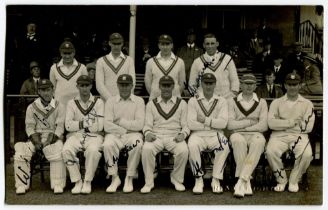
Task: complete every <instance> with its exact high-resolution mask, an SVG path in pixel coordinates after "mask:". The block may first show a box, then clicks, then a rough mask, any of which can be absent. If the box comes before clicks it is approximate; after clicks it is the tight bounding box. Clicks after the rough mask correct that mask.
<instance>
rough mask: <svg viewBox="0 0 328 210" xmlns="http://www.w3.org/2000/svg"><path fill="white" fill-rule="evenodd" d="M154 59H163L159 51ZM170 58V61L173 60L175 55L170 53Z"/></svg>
mask: <svg viewBox="0 0 328 210" xmlns="http://www.w3.org/2000/svg"><path fill="white" fill-rule="evenodd" d="M156 58H157V59H163V57H162V56H161V51H159V53H158V54H157V55H156ZM170 58H171V59H172V60H175V55H174V53H173V52H171V55H170Z"/></svg>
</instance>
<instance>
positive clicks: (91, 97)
mask: <svg viewBox="0 0 328 210" xmlns="http://www.w3.org/2000/svg"><path fill="white" fill-rule="evenodd" d="M75 99H76V100H78V101H82V99H81V96H80V95H77V96H76V97H75ZM88 101H90V102H94V101H95V97H94V96H93V95H92V94H91V93H90V97H89V99H88Z"/></svg>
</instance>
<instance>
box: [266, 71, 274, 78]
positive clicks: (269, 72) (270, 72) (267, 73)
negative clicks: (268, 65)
mask: <svg viewBox="0 0 328 210" xmlns="http://www.w3.org/2000/svg"><path fill="white" fill-rule="evenodd" d="M272 74H274V71H273V70H272V69H266V70H265V76H270V75H272Z"/></svg>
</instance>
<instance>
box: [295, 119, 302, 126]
mask: <svg viewBox="0 0 328 210" xmlns="http://www.w3.org/2000/svg"><path fill="white" fill-rule="evenodd" d="M301 125H302V120H301V119H295V120H294V126H300V127H301Z"/></svg>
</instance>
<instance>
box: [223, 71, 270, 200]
mask: <svg viewBox="0 0 328 210" xmlns="http://www.w3.org/2000/svg"><path fill="white" fill-rule="evenodd" d="M255 89H256V77H255V76H254V75H253V74H245V75H243V77H242V78H241V90H242V92H241V93H240V94H239V95H238V96H237V97H235V98H231V99H229V101H228V105H229V120H228V126H227V127H228V129H229V130H231V131H232V133H233V134H232V135H231V136H230V142H231V144H232V148H233V155H234V159H235V162H236V172H235V177H237V178H238V182H237V184H236V185H235V192H234V196H236V197H244V195H252V194H253V192H252V186H251V182H250V179H251V176H252V173H253V171H254V169H255V167H256V165H257V164H258V162H259V160H260V157H261V154H262V153H263V152H264V146H265V142H266V140H265V137H264V136H263V132H265V131H266V130H267V129H268V123H267V119H268V106H267V103H266V101H265V99H262V98H258V97H257V95H256V93H254V90H255Z"/></svg>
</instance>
